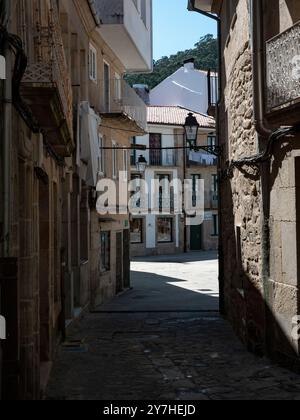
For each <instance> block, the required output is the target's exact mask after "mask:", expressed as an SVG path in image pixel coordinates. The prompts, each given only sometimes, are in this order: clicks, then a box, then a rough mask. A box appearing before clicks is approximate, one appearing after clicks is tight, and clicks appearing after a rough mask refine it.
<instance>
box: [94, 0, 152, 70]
mask: <svg viewBox="0 0 300 420" xmlns="http://www.w3.org/2000/svg"><path fill="white" fill-rule="evenodd" d="M95 6H96V9H97V12H98V15H99V18H100V20H101V25H100V27H99V32H100V35H101V36H102V38H103V39H104V41H105V42H106V43H107V44H108V45H109V47H110V48H111V49H112V51H113V52H114V53H115V55H116V56H117V57H118V58H119V59H120V61H121V62H122V64H123V65H124V67H125V69H126V71H128V72H134V71H135V72H147V71H151V70H152V68H153V45H152V0H141V2H137V1H136V0H114V1H112V0H95Z"/></svg>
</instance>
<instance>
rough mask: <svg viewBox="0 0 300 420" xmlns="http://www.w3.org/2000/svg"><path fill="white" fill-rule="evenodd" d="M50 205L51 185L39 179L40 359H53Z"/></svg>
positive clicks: (45, 361)
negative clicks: (51, 341)
mask: <svg viewBox="0 0 300 420" xmlns="http://www.w3.org/2000/svg"><path fill="white" fill-rule="evenodd" d="M49 209H50V206H49V185H48V184H46V183H45V182H43V181H39V298H40V299H39V300H40V304H39V313H40V331H39V332H40V361H41V364H43V363H47V362H49V361H50V360H51V350H50V348H51V345H50V278H49V276H50V270H49V266H50V210H49Z"/></svg>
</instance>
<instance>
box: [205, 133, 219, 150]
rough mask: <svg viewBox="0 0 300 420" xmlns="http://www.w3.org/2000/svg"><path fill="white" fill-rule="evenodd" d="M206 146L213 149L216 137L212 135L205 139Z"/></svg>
mask: <svg viewBox="0 0 300 420" xmlns="http://www.w3.org/2000/svg"><path fill="white" fill-rule="evenodd" d="M207 145H208V146H209V147H215V146H216V145H217V137H216V136H215V135H214V134H210V135H209V136H208V137H207Z"/></svg>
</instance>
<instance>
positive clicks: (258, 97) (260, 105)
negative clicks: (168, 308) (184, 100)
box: [250, 0, 272, 352]
mask: <svg viewBox="0 0 300 420" xmlns="http://www.w3.org/2000/svg"><path fill="white" fill-rule="evenodd" d="M250 6H251V20H252V22H251V36H252V67H253V69H252V70H253V71H252V73H253V109H254V124H255V129H256V131H257V134H258V136H259V140H260V141H259V144H262V141H263V143H264V142H265V141H267V140H268V139H269V138H270V136H271V134H272V130H271V128H270V127H269V126H268V125H267V123H266V121H265V117H264V115H265V112H264V111H265V97H264V94H265V82H264V68H265V62H264V36H263V27H264V20H263V2H262V0H260V1H257V0H251V1H250ZM269 177H270V161H269V160H267V161H266V162H263V163H262V164H261V194H262V206H263V208H262V213H263V220H262V284H263V290H264V305H265V323H266V325H265V343H264V344H265V350H266V351H267V352H268V348H269V345H268V343H269V339H268V329H269V328H268V303H269V287H268V286H269V275H270V185H269Z"/></svg>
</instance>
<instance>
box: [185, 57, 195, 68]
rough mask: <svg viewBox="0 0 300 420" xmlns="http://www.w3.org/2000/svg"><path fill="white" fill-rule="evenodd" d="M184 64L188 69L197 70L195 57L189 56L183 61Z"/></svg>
mask: <svg viewBox="0 0 300 420" xmlns="http://www.w3.org/2000/svg"><path fill="white" fill-rule="evenodd" d="M183 65H184V68H185V69H186V70H195V59H194V58H189V59H187V60H185V61H184V62H183Z"/></svg>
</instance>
